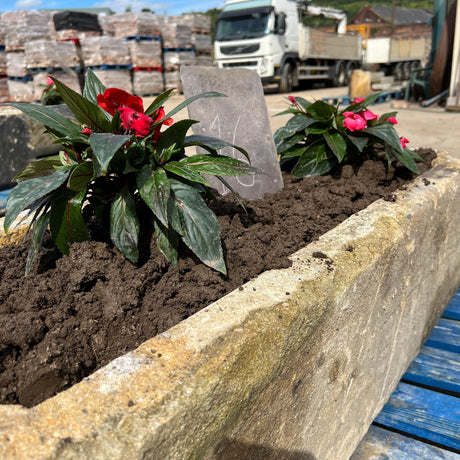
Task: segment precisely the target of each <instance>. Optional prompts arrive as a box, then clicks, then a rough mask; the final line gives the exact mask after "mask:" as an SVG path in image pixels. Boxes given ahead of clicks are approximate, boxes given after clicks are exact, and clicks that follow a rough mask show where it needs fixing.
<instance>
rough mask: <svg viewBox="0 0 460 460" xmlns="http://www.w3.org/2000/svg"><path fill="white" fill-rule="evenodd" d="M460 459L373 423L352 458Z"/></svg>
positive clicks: (457, 455)
mask: <svg viewBox="0 0 460 460" xmlns="http://www.w3.org/2000/svg"><path fill="white" fill-rule="evenodd" d="M371 458H372V459H373V460H387V459H391V460H415V459H418V460H422V459H427V460H428V459H430V460H460V455H459V454H455V453H453V452H449V451H448V450H444V449H440V448H439V447H435V446H431V445H429V444H425V443H423V442H420V441H417V440H415V439H411V438H408V437H406V436H402V435H400V434H397V433H393V432H391V431H388V430H385V429H383V428H379V427H377V426H374V425H371V426H370V427H369V431H368V432H367V434H366V436H364V438H363V440H362V441H361V443H360V444H359V446H358V448H357V449H356V451H355V453H354V454H353V455H352V456H351V457H350V460H369V459H371Z"/></svg>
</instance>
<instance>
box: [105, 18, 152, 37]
mask: <svg viewBox="0 0 460 460" xmlns="http://www.w3.org/2000/svg"><path fill="white" fill-rule="evenodd" d="M102 27H103V28H106V30H107V31H110V32H111V33H112V34H113V36H114V37H118V38H126V37H159V36H160V35H161V23H160V22H159V21H158V19H157V17H156V15H155V14H153V13H121V14H114V15H111V16H109V17H107V18H106V19H105V21H104V23H103V25H102Z"/></svg>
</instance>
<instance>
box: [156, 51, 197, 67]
mask: <svg viewBox="0 0 460 460" xmlns="http://www.w3.org/2000/svg"><path fill="white" fill-rule="evenodd" d="M163 59H164V68H165V71H166V72H174V71H177V70H179V69H180V68H181V67H182V66H187V65H195V64H196V59H195V53H194V51H193V49H190V50H182V51H165V52H164V54H163Z"/></svg>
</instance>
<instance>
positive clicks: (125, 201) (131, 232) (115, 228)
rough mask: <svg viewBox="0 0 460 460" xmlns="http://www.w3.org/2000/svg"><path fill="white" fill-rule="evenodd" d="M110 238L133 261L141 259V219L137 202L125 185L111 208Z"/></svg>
mask: <svg viewBox="0 0 460 460" xmlns="http://www.w3.org/2000/svg"><path fill="white" fill-rule="evenodd" d="M110 238H111V239H112V241H113V243H114V244H115V246H116V247H117V248H118V249H119V250H120V251H121V253H122V254H123V255H124V256H125V257H126V258H127V259H128V260H130V261H131V262H133V263H135V262H137V260H138V259H139V249H138V247H137V246H138V242H139V219H138V217H137V214H136V203H135V201H134V198H133V196H132V195H131V193H130V192H129V190H128V187H127V186H126V185H125V186H124V187H123V189H122V190H121V191H120V193H119V194H118V195H117V197H116V198H115V200H114V201H113V202H112V206H111V208H110Z"/></svg>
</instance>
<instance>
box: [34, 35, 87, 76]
mask: <svg viewBox="0 0 460 460" xmlns="http://www.w3.org/2000/svg"><path fill="white" fill-rule="evenodd" d="M25 53H26V64H27V68H28V69H33V68H37V67H40V68H42V67H77V66H78V65H79V58H78V55H77V48H76V45H75V43H73V42H71V41H69V42H55V41H53V40H32V41H29V42H27V43H26V44H25Z"/></svg>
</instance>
